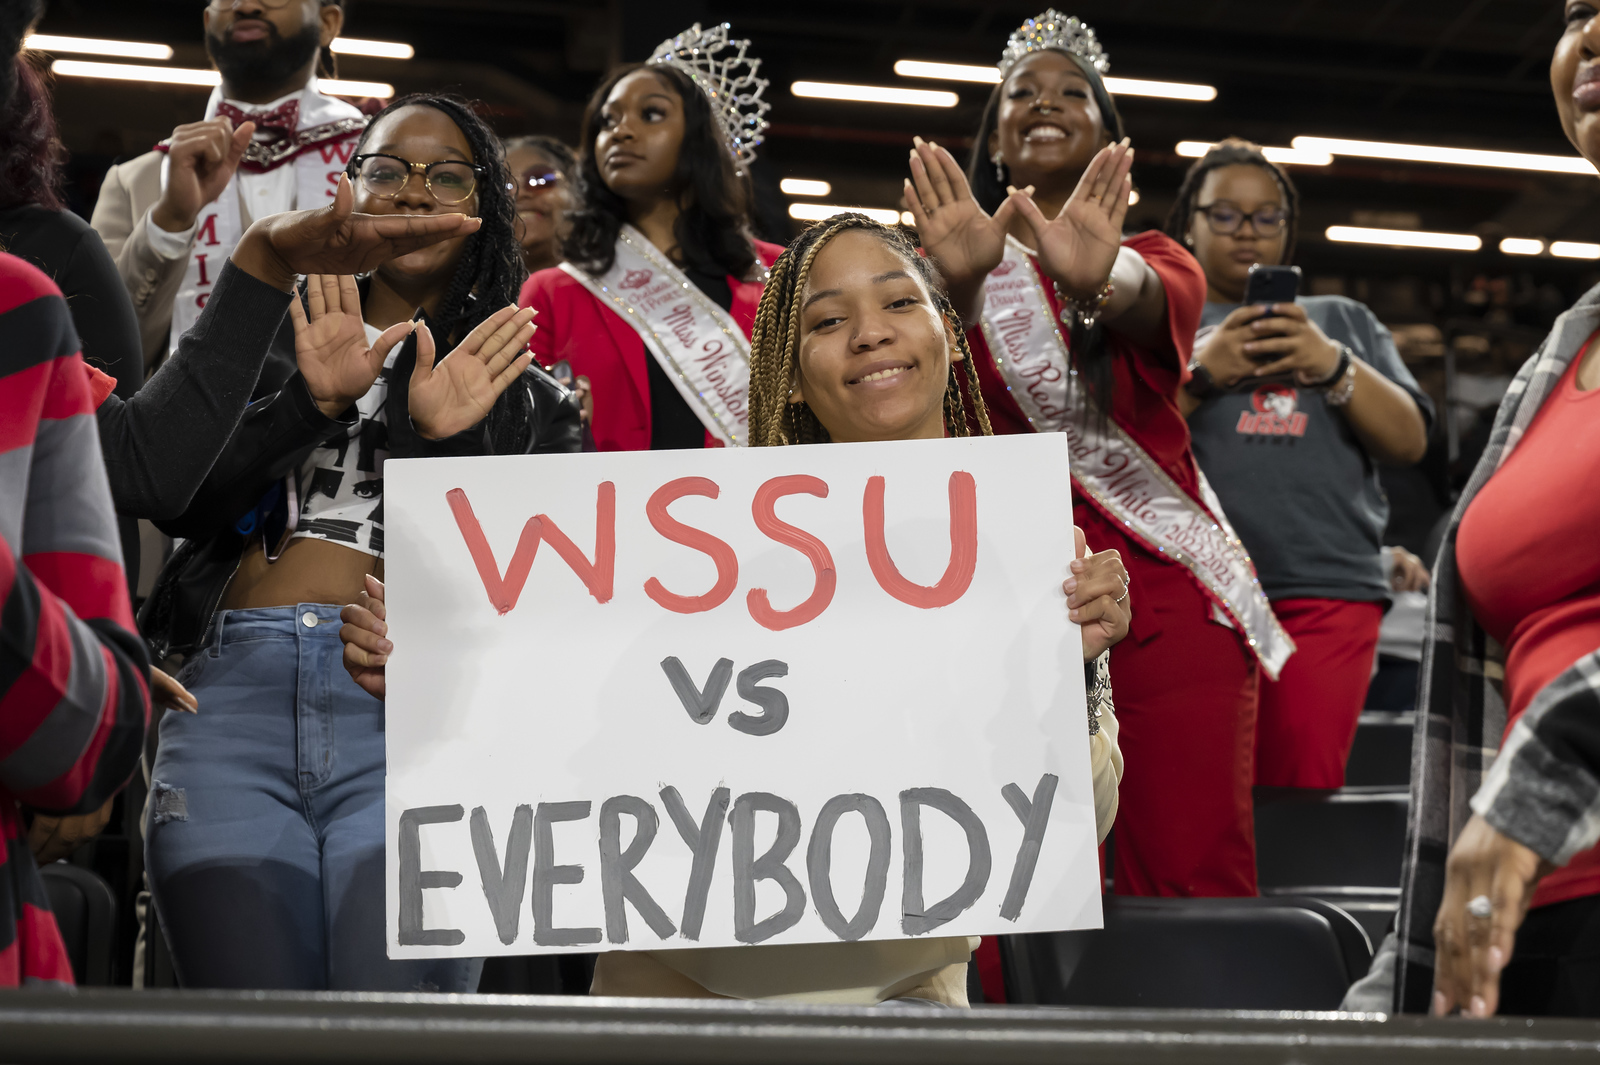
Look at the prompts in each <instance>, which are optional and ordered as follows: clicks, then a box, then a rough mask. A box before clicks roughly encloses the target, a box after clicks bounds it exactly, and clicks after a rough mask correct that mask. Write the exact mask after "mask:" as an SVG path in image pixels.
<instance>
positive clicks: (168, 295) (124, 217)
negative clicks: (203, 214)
mask: <svg viewBox="0 0 1600 1065" xmlns="http://www.w3.org/2000/svg"><path fill="white" fill-rule="evenodd" d="M162 158H163V156H162V153H161V152H146V153H144V154H143V155H141V156H139V157H138V158H137V159H131V160H129V161H128V162H126V163H119V164H118V165H116V166H114V167H112V168H111V169H110V170H109V171H107V173H106V179H105V182H104V184H102V185H101V186H100V198H99V200H97V201H96V202H95V205H94V217H93V218H91V219H90V220H89V224H90V225H92V226H93V227H94V229H95V232H97V233H99V234H100V239H101V240H103V241H105V245H106V250H107V251H109V252H110V253H111V258H112V260H113V261H114V262H115V263H116V264H117V272H118V273H119V274H121V275H122V283H123V284H124V285H125V286H127V289H128V295H129V296H130V297H131V298H132V299H133V309H134V313H135V314H137V315H138V316H139V340H140V346H141V347H142V348H143V349H144V366H145V371H146V372H147V373H148V372H149V371H150V370H152V369H154V368H155V366H156V364H157V363H159V362H160V361H161V360H162V359H163V358H164V357H165V356H166V354H167V334H168V332H169V331H170V330H171V327H172V301H173V300H174V299H176V298H177V295H178V287H179V286H180V285H181V284H182V283H183V273H184V270H185V268H186V267H187V266H188V263H189V258H188V255H187V254H184V255H181V256H179V257H178V258H176V259H163V258H162V257H161V256H159V255H157V254H156V252H155V249H153V248H152V247H151V246H150V239H149V236H148V230H147V229H146V228H145V227H146V225H147V224H148V223H147V221H146V219H147V217H148V216H149V214H150V210H151V208H153V207H155V205H156V201H158V200H160V199H161V161H162ZM190 241H191V243H192V242H193V238H192V237H191V238H190Z"/></svg>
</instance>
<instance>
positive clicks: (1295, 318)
mask: <svg viewBox="0 0 1600 1065" xmlns="http://www.w3.org/2000/svg"><path fill="white" fill-rule="evenodd" d="M1249 328H1251V329H1252V330H1254V331H1255V333H1256V335H1257V336H1259V337H1261V339H1259V340H1251V341H1248V342H1246V343H1245V345H1244V348H1243V350H1244V354H1245V357H1246V358H1248V359H1250V360H1251V361H1252V362H1255V363H1256V364H1257V365H1256V371H1255V375H1256V376H1257V377H1266V376H1269V375H1271V374H1280V373H1286V372H1288V371H1290V370H1293V371H1294V376H1295V380H1296V381H1298V382H1299V383H1300V384H1302V385H1315V384H1320V383H1322V382H1324V381H1326V380H1327V379H1328V378H1329V377H1330V376H1331V375H1332V374H1333V371H1335V370H1337V369H1338V368H1339V345H1337V344H1335V343H1334V342H1333V341H1331V340H1329V339H1328V335H1327V334H1326V333H1324V332H1323V331H1322V330H1321V329H1320V328H1318V326H1317V323H1316V322H1313V321H1312V320H1311V319H1309V318H1307V317H1306V309H1305V308H1304V307H1302V306H1300V305H1299V304H1298V303H1275V304H1273V305H1272V307H1271V308H1270V310H1269V312H1268V313H1267V314H1266V315H1265V316H1264V317H1261V318H1257V319H1256V320H1255V321H1253V322H1251V323H1250V327H1249Z"/></svg>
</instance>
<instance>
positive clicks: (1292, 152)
mask: <svg viewBox="0 0 1600 1065" xmlns="http://www.w3.org/2000/svg"><path fill="white" fill-rule="evenodd" d="M1215 147H1216V145H1215V144H1212V143H1210V142H1208V141H1179V142H1178V146H1177V148H1175V149H1174V151H1176V152H1177V153H1178V154H1179V155H1181V156H1183V157H1184V158H1186V159H1198V158H1200V157H1201V156H1202V155H1205V154H1206V153H1207V152H1209V151H1210V150H1211V149H1213V148H1215ZM1261 154H1262V155H1264V156H1266V157H1267V159H1268V160H1269V161H1270V162H1274V163H1284V164H1287V165H1290V166H1328V165H1330V164H1332V162H1333V156H1331V155H1329V154H1328V153H1327V152H1313V151H1305V150H1303V149H1300V148H1262V149H1261Z"/></svg>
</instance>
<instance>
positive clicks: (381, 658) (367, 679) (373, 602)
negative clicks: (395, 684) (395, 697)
mask: <svg viewBox="0 0 1600 1065" xmlns="http://www.w3.org/2000/svg"><path fill="white" fill-rule="evenodd" d="M387 616H388V615H387V614H386V613H385V607H384V602H383V582H382V581H380V580H379V579H378V578H376V577H374V576H373V575H372V574H370V573H369V574H367V588H366V591H364V592H362V593H361V601H360V602H358V603H351V604H350V605H349V606H347V607H345V608H344V609H343V610H341V611H339V620H340V621H343V622H344V624H343V625H341V626H340V627H339V639H340V641H341V642H342V643H343V644H344V668H345V671H346V672H347V673H349V674H350V679H351V680H353V681H355V682H356V684H357V685H358V686H359V687H360V688H361V690H362V691H364V692H366V693H367V694H368V695H370V696H372V697H373V698H374V699H382V698H384V696H385V695H387V694H388V675H387V670H388V665H389V652H390V651H393V650H394V644H392V643H390V642H389V640H388V636H389V623H388V621H387V620H385V619H386V617H387Z"/></svg>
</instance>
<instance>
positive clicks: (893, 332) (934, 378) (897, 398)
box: [341, 214, 1131, 1006]
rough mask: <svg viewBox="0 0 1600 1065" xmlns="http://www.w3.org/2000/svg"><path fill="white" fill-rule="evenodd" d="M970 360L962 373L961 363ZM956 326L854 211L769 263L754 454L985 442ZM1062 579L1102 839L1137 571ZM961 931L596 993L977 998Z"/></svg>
mask: <svg viewBox="0 0 1600 1065" xmlns="http://www.w3.org/2000/svg"><path fill="white" fill-rule="evenodd" d="M957 364H960V367H959V368H958V365H957ZM976 384H977V379H976V376H975V373H974V369H973V360H972V358H971V353H970V351H969V349H968V347H967V341H966V337H965V336H964V335H963V333H962V330H961V322H960V318H959V317H958V316H957V315H956V314H955V311H954V310H953V309H952V307H951V305H950V301H949V300H948V298H946V296H945V294H944V292H943V291H942V290H941V288H940V285H939V281H938V278H937V276H936V274H935V272H934V269H933V267H932V265H931V264H930V263H929V261H928V260H927V259H926V258H925V257H923V256H921V255H919V254H918V252H917V248H916V245H915V244H913V243H912V242H911V241H910V240H909V239H908V238H907V236H906V234H905V232H904V231H902V230H900V229H897V228H891V227H888V226H884V225H880V224H879V223H877V222H873V221H871V220H870V219H868V218H865V217H863V216H862V215H859V214H843V215H838V216H835V217H834V218H831V219H829V220H828V221H827V222H824V223H821V224H819V225H817V226H814V227H812V228H811V229H809V230H807V231H806V232H805V233H804V234H802V235H801V236H800V237H799V238H798V239H797V240H796V241H795V242H794V244H792V245H791V246H790V247H789V249H788V250H787V251H785V252H784V253H783V254H782V255H781V256H779V258H778V259H777V261H776V262H775V263H774V264H773V266H772V271H771V274H770V276H769V278H768V281H767V286H766V290H765V292H763V294H762V297H761V305H760V308H759V310H758V312H757V314H756V316H755V330H754V333H753V336H752V339H751V346H750V436H751V444H752V445H754V446H757V447H763V446H781V445H787V444H817V443H827V442H832V441H838V442H852V441H883V440H914V439H930V438H931V439H938V438H941V437H945V436H967V435H969V434H970V433H971V432H972V431H973V430H974V429H976V430H977V431H979V432H981V433H983V434H985V435H987V434H988V433H989V419H988V414H987V412H986V410H985V408H984V403H983V397H982V394H981V393H980V391H979V390H978V388H977V387H976ZM1077 553H1078V557H1077V558H1076V559H1075V560H1073V561H1072V562H1071V563H1070V564H1069V565H1070V570H1071V573H1072V576H1071V577H1070V578H1068V580H1067V581H1066V582H1065V584H1064V586H1063V592H1064V593H1065V597H1066V606H1067V608H1068V610H1069V612H1070V613H1069V616H1070V617H1071V619H1072V620H1073V621H1075V622H1077V623H1078V624H1079V625H1081V626H1082V627H1083V654H1084V669H1085V681H1086V687H1087V690H1088V691H1089V693H1090V699H1091V702H1092V704H1093V708H1094V710H1095V712H1096V717H1095V719H1094V723H1093V724H1092V725H1091V726H1090V730H1091V731H1090V742H1089V749H1090V759H1091V772H1092V775H1093V780H1094V797H1095V819H1096V822H1097V826H1098V829H1099V837H1100V838H1101V839H1104V838H1105V835H1106V833H1107V832H1108V831H1110V828H1111V822H1112V820H1113V819H1114V818H1115V817H1116V811H1117V783H1118V780H1119V779H1120V777H1121V775H1122V757H1121V755H1120V753H1119V752H1118V750H1117V720H1116V717H1115V715H1114V713H1113V712H1112V705H1111V693H1110V689H1109V686H1108V683H1107V680H1106V677H1107V674H1106V666H1105V662H1106V650H1107V649H1108V648H1109V647H1110V646H1111V645H1112V644H1115V643H1116V642H1117V641H1119V640H1121V639H1122V637H1123V636H1124V635H1126V634H1127V631H1128V618H1129V615H1130V611H1131V606H1130V602H1129V599H1128V596H1127V571H1126V570H1125V569H1123V566H1122V561H1121V559H1120V558H1119V556H1118V555H1117V552H1116V551H1102V552H1100V553H1098V554H1092V555H1091V554H1088V551H1087V548H1086V547H1085V545H1084V539H1083V535H1082V531H1081V530H1080V531H1079V534H1078V537H1077ZM371 592H372V593H373V594H372V595H370V596H368V597H366V598H365V599H363V601H362V602H361V604H360V605H355V606H350V607H347V608H345V612H344V620H345V622H346V624H345V626H344V629H343V631H342V632H341V636H342V638H343V639H344V641H345V667H346V668H347V669H349V670H350V672H351V675H352V676H353V677H355V678H356V680H357V682H358V683H360V684H362V685H363V686H364V687H366V688H367V690H368V691H372V692H373V693H374V694H378V695H380V696H381V695H382V694H383V692H384V668H385V665H386V663H387V660H388V655H389V653H390V651H391V650H392V648H391V647H390V645H389V644H388V641H387V640H386V639H385V638H384V634H385V632H386V630H385V628H384V621H383V619H384V606H383V598H382V596H383V592H382V588H381V586H374V587H373V588H372V589H371ZM976 945H977V941H976V940H974V939H969V938H967V937H964V936H960V937H942V938H932V939H916V940H894V941H887V942H883V941H879V942H871V941H867V942H852V943H829V944H807V945H796V946H790V945H783V946H754V947H733V948H710V949H688V950H665V951H644V952H627V951H612V952H609V953H606V954H602V955H600V957H599V959H598V961H597V963H596V966H595V974H594V985H593V988H592V990H591V993H593V994H596V995H623V996H648V997H676V998H707V997H728V998H744V999H757V998H782V999H784V1000H785V1001H791V1002H793V1001H800V1002H826V1003H837V1004H866V1005H870V1004H875V1003H880V1002H889V1001H896V1002H904V1001H921V1002H933V1003H938V1004H941V1005H947V1006H965V1005H967V990H966V989H967V981H966V976H967V960H968V958H969V957H970V956H971V954H972V951H973V949H974V948H975V947H976Z"/></svg>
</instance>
